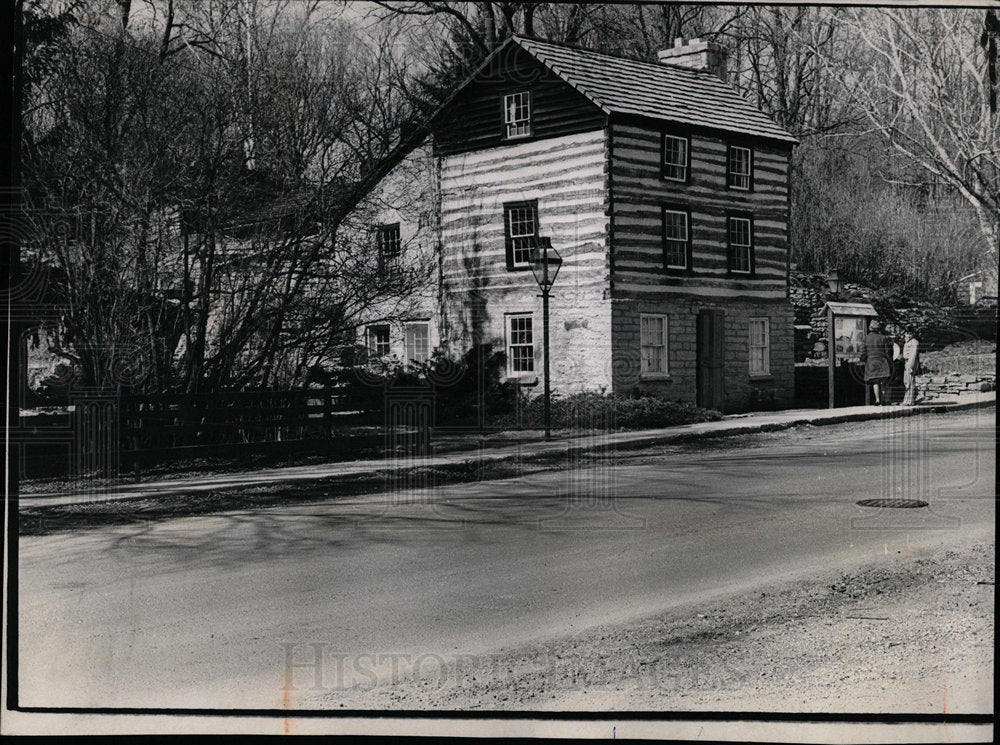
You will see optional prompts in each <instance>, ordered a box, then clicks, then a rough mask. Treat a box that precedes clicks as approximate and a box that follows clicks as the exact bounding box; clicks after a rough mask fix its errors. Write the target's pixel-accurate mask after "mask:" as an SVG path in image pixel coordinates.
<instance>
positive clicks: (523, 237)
mask: <svg viewBox="0 0 1000 745" xmlns="http://www.w3.org/2000/svg"><path fill="white" fill-rule="evenodd" d="M504 223H505V225H504V230H505V231H506V234H507V265H508V267H510V268H512V269H514V268H521V267H526V266H528V259H529V258H531V249H533V248H534V247H535V245H536V243H537V241H538V206H537V203H535V202H515V203H511V204H505V205H504Z"/></svg>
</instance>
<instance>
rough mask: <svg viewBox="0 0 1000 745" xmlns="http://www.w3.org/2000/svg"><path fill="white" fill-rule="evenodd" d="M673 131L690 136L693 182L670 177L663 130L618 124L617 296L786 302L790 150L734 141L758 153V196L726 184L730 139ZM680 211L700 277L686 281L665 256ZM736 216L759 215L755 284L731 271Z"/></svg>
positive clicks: (614, 128)
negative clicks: (686, 214) (730, 215)
mask: <svg viewBox="0 0 1000 745" xmlns="http://www.w3.org/2000/svg"><path fill="white" fill-rule="evenodd" d="M669 131H670V133H671V134H677V135H683V136H688V137H689V138H690V148H691V156H690V175H689V179H688V182H687V183H680V182H674V181H668V180H665V179H663V178H662V176H661V167H660V161H661V158H662V149H661V147H662V145H661V137H662V134H663V132H664V130H663V129H660V128H658V127H657V126H655V125H640V124H636V123H621V122H613V123H612V125H611V138H612V141H611V152H612V163H611V177H612V194H611V196H612V200H613V204H614V208H613V224H614V231H613V238H612V252H613V253H612V255H613V262H614V273H613V284H614V295H615V297H632V298H664V297H666V296H668V295H669V296H675V297H676V296H689V297H698V298H704V299H712V298H723V297H727V298H745V299H762V300H773V299H779V298H784V297H786V275H787V256H788V211H789V203H788V199H789V194H788V159H789V152H790V151H789V150H788V149H787V148H783V147H778V146H775V145H769V144H766V143H764V142H762V141H757V142H753V143H748V142H747V141H746V140H740V139H737V140H734V141H733V144H738V145H747V144H749V145H750V146H751V147H752V148H753V151H754V164H753V189H752V191H750V192H745V191H739V190H735V189H731V188H729V187H728V186H727V184H726V170H727V164H726V158H727V140H726V139H724V137H723V136H722V135H710V134H705V133H699V132H697V131H695V132H692V131H677V130H669ZM678 205H680V206H682V207H686V208H688V209H690V213H691V217H690V225H689V230H690V235H691V242H692V260H691V270H690V271H689V272H687V273H681V274H677V273H668V272H667V271H666V270H665V269H664V258H663V216H662V210H663V207H664V206H678ZM727 211H739V212H748V213H752V215H753V218H754V253H755V272H754V276H753V277H741V276H738V275H734V274H730V273H729V272H728V264H727V222H726V215H727Z"/></svg>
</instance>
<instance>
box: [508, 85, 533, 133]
mask: <svg viewBox="0 0 1000 745" xmlns="http://www.w3.org/2000/svg"><path fill="white" fill-rule="evenodd" d="M503 121H504V133H505V137H506V139H508V140H513V139H517V138H519V137H530V136H531V93H530V92H529V91H520V92H518V93H508V94H507V95H506V96H504V97H503Z"/></svg>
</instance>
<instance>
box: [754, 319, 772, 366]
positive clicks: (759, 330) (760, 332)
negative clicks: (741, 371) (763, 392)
mask: <svg viewBox="0 0 1000 745" xmlns="http://www.w3.org/2000/svg"><path fill="white" fill-rule="evenodd" d="M749 345H750V374H751V375H770V374H771V320H770V319H769V318H751V319H750V334H749Z"/></svg>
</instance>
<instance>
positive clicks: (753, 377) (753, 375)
mask: <svg viewBox="0 0 1000 745" xmlns="http://www.w3.org/2000/svg"><path fill="white" fill-rule="evenodd" d="M750 380H752V381H758V380H774V376H773V375H772V374H771V373H750Z"/></svg>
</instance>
